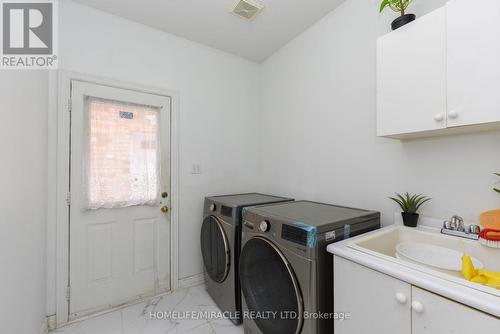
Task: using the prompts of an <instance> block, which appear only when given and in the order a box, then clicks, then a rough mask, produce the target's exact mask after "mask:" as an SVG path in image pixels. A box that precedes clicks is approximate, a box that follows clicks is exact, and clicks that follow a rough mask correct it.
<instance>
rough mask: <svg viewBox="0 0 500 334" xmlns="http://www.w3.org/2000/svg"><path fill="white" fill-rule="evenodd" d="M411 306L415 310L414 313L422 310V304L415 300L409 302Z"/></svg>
mask: <svg viewBox="0 0 500 334" xmlns="http://www.w3.org/2000/svg"><path fill="white" fill-rule="evenodd" d="M411 308H412V309H413V311H415V313H423V312H424V305H423V304H422V303H421V302H418V301H416V300H415V301H413V302H412V303H411Z"/></svg>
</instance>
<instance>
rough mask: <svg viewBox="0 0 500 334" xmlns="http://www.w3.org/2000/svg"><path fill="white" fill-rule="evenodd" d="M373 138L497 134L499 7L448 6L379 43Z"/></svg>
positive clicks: (454, 0)
mask: <svg viewBox="0 0 500 334" xmlns="http://www.w3.org/2000/svg"><path fill="white" fill-rule="evenodd" d="M377 57H378V58H377V134H378V135H379V136H383V137H393V138H408V137H417V136H426V135H429V134H434V133H437V134H447V133H458V132H468V131H477V130H481V129H492V128H495V129H496V128H500V92H499V87H500V1H499V0H474V1H470V0H450V1H449V2H448V3H447V5H446V6H444V7H442V8H440V9H438V10H435V11H433V12H431V13H429V14H427V15H425V16H422V17H420V18H418V19H417V20H416V21H414V22H412V23H410V24H408V25H406V26H403V27H401V28H399V29H398V30H396V31H393V32H391V33H389V34H387V35H385V36H382V37H380V38H379V40H378V44H377Z"/></svg>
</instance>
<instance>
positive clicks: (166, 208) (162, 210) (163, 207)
mask: <svg viewBox="0 0 500 334" xmlns="http://www.w3.org/2000/svg"><path fill="white" fill-rule="evenodd" d="M160 210H161V212H163V213H167V212H168V206H162V207H161V209H160Z"/></svg>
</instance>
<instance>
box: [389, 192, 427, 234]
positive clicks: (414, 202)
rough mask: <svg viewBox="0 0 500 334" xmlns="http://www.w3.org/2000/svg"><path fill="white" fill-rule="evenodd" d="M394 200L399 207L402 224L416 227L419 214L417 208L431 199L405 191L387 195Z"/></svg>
mask: <svg viewBox="0 0 500 334" xmlns="http://www.w3.org/2000/svg"><path fill="white" fill-rule="evenodd" d="M389 198H390V199H392V200H393V201H394V202H396V203H398V204H399V206H400V207H401V210H403V212H401V216H402V217H403V224H404V225H405V226H409V227H417V223H418V218H419V214H418V213H417V211H418V209H420V207H421V206H422V205H423V204H424V203H425V202H428V201H430V200H431V199H430V198H429V197H427V196H424V195H422V194H420V195H417V194H411V195H410V194H409V193H405V194H404V195H400V194H398V193H396V197H389Z"/></svg>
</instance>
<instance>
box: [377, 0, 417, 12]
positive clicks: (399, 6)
mask: <svg viewBox="0 0 500 334" xmlns="http://www.w3.org/2000/svg"><path fill="white" fill-rule="evenodd" d="M412 1H413V0H383V1H382V3H381V4H380V13H381V12H383V11H384V9H386V8H387V7H388V6H389V7H390V8H391V9H392V10H393V11H395V12H398V13H401V14H403V13H404V11H405V10H406V8H408V6H409V5H410V3H411V2H412Z"/></svg>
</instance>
